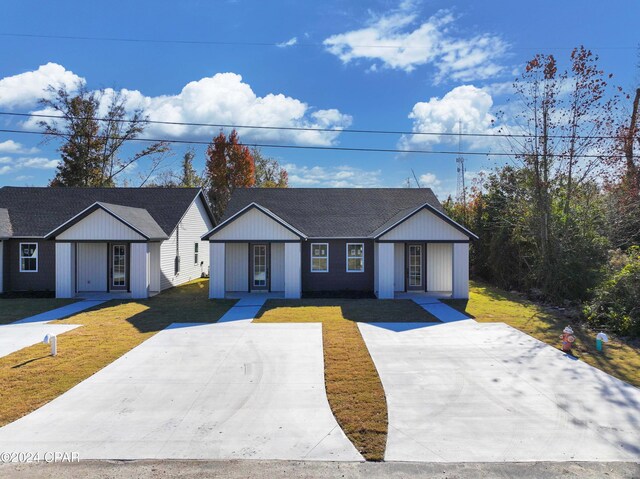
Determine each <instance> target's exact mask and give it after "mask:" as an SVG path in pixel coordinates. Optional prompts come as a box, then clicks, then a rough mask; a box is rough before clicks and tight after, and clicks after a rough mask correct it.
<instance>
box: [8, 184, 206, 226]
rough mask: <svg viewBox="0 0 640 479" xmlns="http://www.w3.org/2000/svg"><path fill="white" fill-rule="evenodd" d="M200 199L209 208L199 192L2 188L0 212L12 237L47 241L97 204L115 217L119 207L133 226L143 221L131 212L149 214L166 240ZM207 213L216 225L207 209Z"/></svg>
mask: <svg viewBox="0 0 640 479" xmlns="http://www.w3.org/2000/svg"><path fill="white" fill-rule="evenodd" d="M198 196H201V197H202V200H203V201H204V203H205V205H206V204H207V203H206V201H205V199H204V195H203V194H202V191H201V190H200V189H199V188H68V187H61V188H50V187H13V186H5V187H3V188H0V208H2V209H6V210H8V215H9V220H10V225H11V228H12V237H44V236H45V235H47V234H49V233H51V232H52V231H54V230H55V229H57V228H58V227H59V226H61V225H62V224H64V223H66V222H67V221H69V220H70V219H72V218H74V217H75V216H76V215H78V214H79V213H81V212H83V211H84V210H86V209H87V208H89V207H91V206H92V205H93V204H95V203H102V204H103V205H107V204H108V205H110V207H108V208H107V207H105V208H106V209H110V210H111V213H112V214H113V213H114V212H115V211H116V210H118V207H129V208H131V209H129V210H126V211H127V212H125V213H123V214H124V215H125V216H127V218H129V220H131V221H134V222H136V221H142V214H141V213H139V212H134V211H133V210H132V209H142V210H146V211H147V213H146V214H148V215H149V217H151V218H152V219H153V221H154V222H155V223H156V224H157V226H158V228H160V230H161V231H162V233H163V234H164V236H169V235H170V234H171V233H172V232H173V230H175V228H176V226H177V225H178V223H179V222H180V220H181V219H182V217H183V216H184V214H185V213H186V212H187V210H188V208H189V206H191V204H192V203H193V201H194V200H195V199H196V198H197V197H198ZM206 209H207V212H208V214H209V217H210V219H211V221H212V222H213V217H212V215H211V213H210V211H209V208H208V205H207V208H206ZM118 211H120V212H121V213H122V212H123V211H124V210H121V209H120V210H118ZM145 216H146V215H145ZM136 218H137V219H136ZM147 220H148V218H147ZM0 224H2V216H0ZM149 232H151V230H149ZM156 233H157V232H156ZM156 233H154V235H155V234H156Z"/></svg>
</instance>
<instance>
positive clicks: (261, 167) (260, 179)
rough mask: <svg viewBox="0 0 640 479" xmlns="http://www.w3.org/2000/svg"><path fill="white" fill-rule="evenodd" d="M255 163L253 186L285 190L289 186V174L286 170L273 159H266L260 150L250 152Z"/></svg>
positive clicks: (255, 149) (254, 149)
mask: <svg viewBox="0 0 640 479" xmlns="http://www.w3.org/2000/svg"><path fill="white" fill-rule="evenodd" d="M251 155H252V156H253V161H254V163H255V177H256V181H255V185H254V186H256V187H259V188H287V187H288V186H289V174H288V173H287V170H286V169H285V168H284V167H283V166H281V165H280V163H278V161H277V160H275V159H273V158H269V157H266V156H264V155H263V154H262V152H261V151H260V149H258V148H253V149H252V150H251Z"/></svg>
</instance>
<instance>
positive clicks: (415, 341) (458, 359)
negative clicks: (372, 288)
mask: <svg viewBox="0 0 640 479" xmlns="http://www.w3.org/2000/svg"><path fill="white" fill-rule="evenodd" d="M359 327H360V330H361V332H362V334H363V337H364V339H365V342H366V344H367V346H368V347H369V351H370V352H371V355H372V357H373V360H374V362H375V364H376V367H377V369H378V372H379V374H380V377H381V379H382V383H383V385H384V389H385V393H386V396H387V404H388V408H389V435H388V440H387V450H386V456H385V459H386V460H388V461H436V462H472V461H476V462H489V461H497V462H499V461H639V460H640V390H639V389H637V388H635V387H633V386H631V385H629V384H627V383H624V382H622V381H619V380H617V379H615V378H613V377H611V376H609V375H608V374H605V373H603V372H602V371H600V370H598V369H595V368H592V367H591V366H589V365H587V364H586V363H584V362H582V361H577V360H575V359H571V358H570V357H569V356H566V355H565V354H563V353H562V352H561V351H558V350H557V349H555V348H552V347H550V346H547V345H546V344H544V343H542V342H540V341H537V340H536V339H534V338H532V337H530V336H528V335H526V334H524V333H521V332H520V331H517V330H515V329H513V328H511V327H509V326H506V325H504V324H500V323H496V324H478V323H476V322H475V321H461V322H457V323H449V324H431V325H428V324H422V325H420V324H415V323H413V324H360V325H359Z"/></svg>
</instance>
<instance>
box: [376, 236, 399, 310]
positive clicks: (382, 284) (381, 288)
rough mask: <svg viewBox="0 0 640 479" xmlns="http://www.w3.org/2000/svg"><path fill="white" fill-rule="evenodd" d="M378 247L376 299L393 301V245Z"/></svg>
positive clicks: (384, 244) (380, 244) (379, 245)
mask: <svg viewBox="0 0 640 479" xmlns="http://www.w3.org/2000/svg"><path fill="white" fill-rule="evenodd" d="M376 244H377V245H378V299H393V289H394V288H393V278H394V275H395V266H394V264H395V247H394V244H393V243H376Z"/></svg>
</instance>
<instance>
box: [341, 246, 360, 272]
mask: <svg viewBox="0 0 640 479" xmlns="http://www.w3.org/2000/svg"><path fill="white" fill-rule="evenodd" d="M349 245H360V246H362V256H349ZM346 257H347V259H346V265H345V266H346V269H347V273H364V243H347V251H346ZM350 259H362V269H349V260H350Z"/></svg>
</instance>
